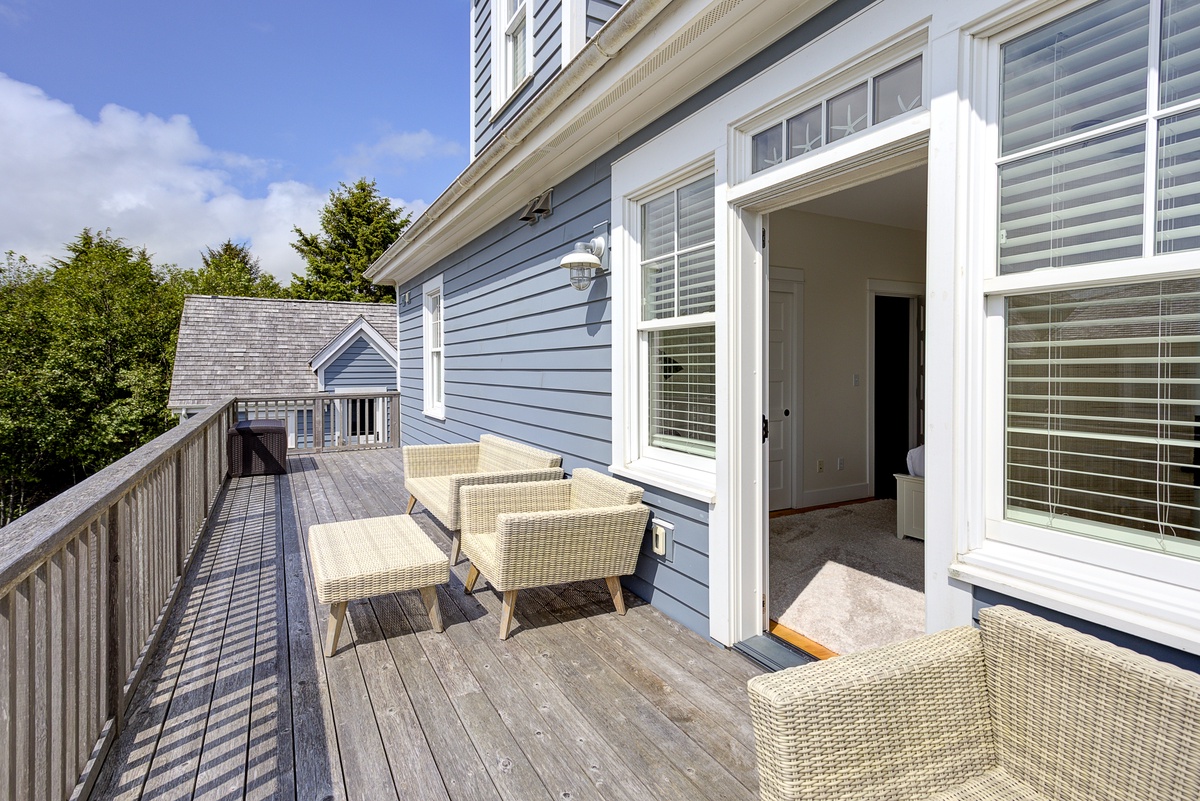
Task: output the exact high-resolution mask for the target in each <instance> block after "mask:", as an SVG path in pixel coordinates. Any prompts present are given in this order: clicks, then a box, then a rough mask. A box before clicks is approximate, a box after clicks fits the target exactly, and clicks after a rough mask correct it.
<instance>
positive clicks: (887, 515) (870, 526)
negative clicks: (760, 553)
mask: <svg viewBox="0 0 1200 801" xmlns="http://www.w3.org/2000/svg"><path fill="white" fill-rule="evenodd" d="M924 565H925V544H924V543H923V542H921V541H920V540H913V539H907V538H906V539H903V540H901V539H897V538H896V502H895V501H889V500H884V501H868V502H866V503H858V504H852V505H850V506H839V507H837V508H834V509H819V510H817V511H814V512H806V513H804V514H798V515H790V516H788V517H778V518H775V519H773V520H772V521H771V565H770V566H771V617H772V619H774V620H777V621H779V622H780V623H782V624H783V625H784V626H787V627H788V628H790V629H792V630H793V631H796V632H798V633H800V634H802V635H804V636H805V637H808V638H809V639H810V640H815V641H816V642H818V643H820V644H821V645H824V646H825V647H826V648H829V649H831V650H833V651H836V652H837V653H839V654H849V653H855V652H856V651H865V650H866V649H868V648H875V647H877V646H880V645H887V644H888V643H893V642H898V641H900V640H905V639H908V638H910V637H915V636H917V635H919V634H922V633H924V631H925V594H924V592H923V588H924V584H925V576H924V570H925V567H924Z"/></svg>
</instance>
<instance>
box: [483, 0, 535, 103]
mask: <svg viewBox="0 0 1200 801" xmlns="http://www.w3.org/2000/svg"><path fill="white" fill-rule="evenodd" d="M532 7H533V6H532V0H500V2H498V3H497V7H496V16H497V19H496V20H495V22H496V25H495V31H496V38H495V40H494V42H495V47H494V48H493V52H494V53H495V58H494V59H493V64H492V67H493V73H492V77H493V81H492V85H493V86H494V87H495V91H494V93H493V95H494V96H493V113H495V112H498V111H499V110H500V108H501V107H502V106H503V105H504V103H505V102H506V101H507V100H508V99H509V98H511V97H512V96H513V95H515V94H516V93H517V91H518V90H520V88H521V87H522V86H523V85H524V84H525V82H526V81H527V80H529V76H530V74H531V73H532V72H533V49H532V48H531V47H530V42H529V32H530V30H532V28H533V24H532V23H533V21H532V19H530V17H531V10H532Z"/></svg>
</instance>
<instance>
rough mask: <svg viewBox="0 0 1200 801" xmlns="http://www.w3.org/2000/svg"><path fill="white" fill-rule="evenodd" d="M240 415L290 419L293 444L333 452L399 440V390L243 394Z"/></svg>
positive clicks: (396, 443)
mask: <svg viewBox="0 0 1200 801" xmlns="http://www.w3.org/2000/svg"><path fill="white" fill-rule="evenodd" d="M237 414H238V419H240V420H257V419H263V418H267V419H271V420H285V421H287V427H288V448H289V449H290V450H296V451H328V450H347V449H354V448H395V447H398V446H399V444H400V393H399V392H361V393H359V392H338V393H332V394H331V393H321V394H318V395H301V396H294V397H288V398H277V397H261V398H260V397H253V398H246V397H243V398H238V401H237Z"/></svg>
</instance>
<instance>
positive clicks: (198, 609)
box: [93, 450, 758, 801]
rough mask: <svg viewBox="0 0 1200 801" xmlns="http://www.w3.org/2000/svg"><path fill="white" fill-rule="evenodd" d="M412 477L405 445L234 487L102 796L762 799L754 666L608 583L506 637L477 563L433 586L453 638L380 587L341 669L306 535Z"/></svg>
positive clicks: (377, 503) (382, 511)
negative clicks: (751, 702) (754, 728)
mask: <svg viewBox="0 0 1200 801" xmlns="http://www.w3.org/2000/svg"><path fill="white" fill-rule="evenodd" d="M401 471H402V461H401V455H400V452H399V451H398V450H378V451H358V452H354V451H348V452H342V453H336V454H333V453H330V454H323V455H306V456H303V457H292V458H291V459H290V460H289V473H288V475H286V476H280V477H277V478H276V477H255V478H243V479H235V480H234V481H233V483H232V484H231V485H230V487H229V489H228V491H227V492H226V495H225V497H224V499H223V501H222V503H221V505H220V507H219V510H218V512H217V513H216V514H215V515H214V518H215V519H214V521H213V523H212V525H211V526H210V529H209V532H208V533H207V534H206V535H205V538H204V539H203V540H202V542H201V544H200V549H201V550H200V552H199V553H198V555H197V557H196V559H195V560H194V561H193V563H192V567H191V569H190V570H189V573H188V576H187V578H186V583H185V586H184V589H183V590H182V592H181V594H180V601H179V604H178V605H177V607H176V609H175V610H174V612H173V613H172V617H171V621H170V623H169V626H168V633H167V634H166V636H164V638H163V641H162V645H161V647H160V650H159V652H158V654H157V655H156V656H155V658H154V659H153V660H152V662H151V664H150V665H149V667H148V668H147V674H146V676H147V678H146V681H144V682H143V685H142V689H141V690H139V693H138V694H137V696H136V697H135V699H134V701H133V703H132V705H131V709H130V716H129V720H128V724H127V726H126V729H125V730H124V731H123V733H122V734H121V737H120V738H119V740H118V741H117V743H116V744H115V745H114V747H113V750H112V752H111V755H110V757H109V759H108V762H107V763H106V765H105V766H104V769H103V771H102V774H101V777H100V779H99V781H98V782H97V785H96V790H95V792H94V794H93V797H94V798H140V797H146V798H151V797H153V798H200V797H205V798H217V797H220V798H253V799H266V798H272V799H310V798H317V799H320V798H333V799H344V798H345V799H355V798H370V799H377V798H397V799H407V798H420V799H446V800H447V801H459V800H460V799H470V800H471V801H473V800H474V799H497V801H525V799H561V798H570V799H572V800H573V801H617V800H618V799H627V798H639V799H640V798H647V799H692V798H727V799H753V798H756V797H757V781H756V777H755V772H754V765H753V741H752V737H751V734H750V718H749V707H748V703H747V701H746V696H745V681H746V679H747V678H749V677H750V676H752V675H754V674H755V673H757V672H758V669H757V668H755V667H754V666H753V665H751V664H750V663H748V662H746V661H745V660H744V659H743V658H742V657H740V656H738V655H736V654H734V653H732V652H728V651H724V650H723V649H720V648H717V647H715V646H713V645H712V644H711V643H708V642H706V641H705V640H703V639H702V638H700V637H697V636H696V635H694V634H693V633H691V632H689V631H687V630H686V629H683V628H682V627H681V626H679V625H678V624H676V623H674V622H673V621H670V620H668V619H667V618H665V617H664V616H663V615H661V614H660V613H659V612H657V611H656V610H654V609H653V608H652V607H650V606H648V605H646V604H644V603H642V602H641V601H640V600H638V599H637V598H634V597H633V596H632V595H630V594H628V593H626V602H627V605H628V606H629V612H628V614H627V615H625V616H624V617H619V616H617V615H615V614H614V613H613V611H612V601H611V599H610V598H609V596H608V591H607V589H606V587H605V586H604V583H603V582H583V583H580V584H573V585H564V586H561V587H552V588H546V589H538V590H526V591H523V592H522V593H521V595H520V598H519V601H518V605H517V615H516V624H515V628H514V631H513V633H512V635H511V636H510V638H509V639H508V640H506V641H500V640H499V639H497V636H496V634H497V628H498V619H499V615H500V605H501V600H500V597H499V595H498V594H497V593H495V592H493V591H492V590H491V588H490V587H488V586H487V585H486V583H485V582H483V581H481V582H480V584H479V586H477V587H476V592H475V594H474V595H467V594H465V593H464V591H463V580H464V578H465V576H466V570H467V563H466V561H465V560H464V561H462V562H460V564H459V565H457V566H456V567H455V568H454V570H453V571H452V573H451V579H450V583H449V584H448V585H445V586H443V587H439V588H438V598H439V603H440V604H441V607H442V616H443V621H444V623H445V625H446V631H445V632H443V633H435V632H434V631H432V629H431V627H430V623H429V618H428V616H427V615H426V614H425V607H424V605H423V603H422V601H421V599H420V596H419V595H418V594H417V593H415V592H412V593H399V594H393V595H386V596H380V597H378V598H373V599H368V600H362V601H357V602H353V603H351V604H350V607H349V610H348V612H347V619H346V626H345V628H344V629H343V632H342V637H341V640H340V642H339V646H338V650H337V653H336V654H335V655H334V656H332V657H328V658H327V657H325V656H324V654H323V651H322V640H323V636H324V632H325V624H326V622H327V620H328V614H329V610H328V609H327V608H325V607H322V606H321V605H319V604H318V603H317V602H316V597H315V591H314V589H313V586H312V581H311V577H310V574H309V568H308V558H307V553H306V534H307V530H308V527H309V526H310V525H312V524H313V523H317V522H328V521H332V520H340V519H349V518H362V517H372V516H378V515H393V514H402V513H403V512H404V508H405V506H406V505H407V496H406V495H405V493H404V490H403V478H402V472H401ZM413 517H414V520H416V521H417V523H418V524H419V525H420V526H421V528H422V529H423V530H424V531H425V532H426V533H427V534H429V535H430V537H431V538H432V539H433V540H434V542H436V543H437V544H438V546H439V547H440V548H441V549H442V550H443V552H447V553H448V552H449V537H448V536H447V532H445V531H444V530H443V529H442V528H441V527H440V526H439V525H438V524H437V522H436V521H435V520H433V519H432V518H431V517H430V516H429V515H428V514H427V513H425V512H424V511H423V509H422V508H421V507H418V509H417V510H416V513H415V514H414V516H413Z"/></svg>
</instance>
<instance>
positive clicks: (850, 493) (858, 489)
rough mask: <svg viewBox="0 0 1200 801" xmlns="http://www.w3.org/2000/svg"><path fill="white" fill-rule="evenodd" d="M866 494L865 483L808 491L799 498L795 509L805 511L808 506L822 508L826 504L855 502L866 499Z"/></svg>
mask: <svg viewBox="0 0 1200 801" xmlns="http://www.w3.org/2000/svg"><path fill="white" fill-rule="evenodd" d="M867 493H868V487H867V484H866V483H862V484H847V485H846V486H844V487H830V488H829V489H822V490H810V491H808V492H805V493H804V494H803V495H802V496H801V497H802V498H803V500H802V501H801V503H800V505H799V506H798V507H797V508H798V509H807V508H808V507H810V506H824V505H825V504H827V503H841V502H842V501H857V500H858V499H860V498H866V497H867Z"/></svg>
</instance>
